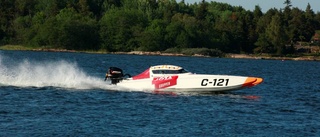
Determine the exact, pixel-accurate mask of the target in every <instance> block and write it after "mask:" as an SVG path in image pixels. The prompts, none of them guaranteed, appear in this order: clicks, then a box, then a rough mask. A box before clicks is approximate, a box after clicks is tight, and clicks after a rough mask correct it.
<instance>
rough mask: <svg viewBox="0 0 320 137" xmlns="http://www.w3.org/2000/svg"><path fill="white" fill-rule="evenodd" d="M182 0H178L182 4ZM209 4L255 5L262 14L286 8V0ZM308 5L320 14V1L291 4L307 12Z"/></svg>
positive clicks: (301, 0) (228, 0) (189, 0)
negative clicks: (259, 8) (274, 9)
mask: <svg viewBox="0 0 320 137" xmlns="http://www.w3.org/2000/svg"><path fill="white" fill-rule="evenodd" d="M180 1H181V0H177V2H180ZM184 1H185V2H186V3H190V4H192V3H195V2H198V3H199V2H201V1H202V0H184ZM206 1H207V2H210V1H216V2H222V3H228V4H230V5H232V6H241V7H243V8H245V9H247V10H251V11H252V10H254V8H255V5H259V6H260V7H261V10H262V12H266V11H268V10H269V9H271V8H276V9H280V8H284V7H285V5H284V4H283V3H284V1H285V0H206ZM308 3H310V5H311V9H312V10H313V11H314V12H315V13H317V12H320V0H291V4H292V6H293V7H298V8H299V9H301V10H303V11H305V9H306V7H307V5H308Z"/></svg>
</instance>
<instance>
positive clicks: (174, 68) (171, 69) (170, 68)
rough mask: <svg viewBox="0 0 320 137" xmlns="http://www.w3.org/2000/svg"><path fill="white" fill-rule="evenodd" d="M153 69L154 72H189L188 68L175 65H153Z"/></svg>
mask: <svg viewBox="0 0 320 137" xmlns="http://www.w3.org/2000/svg"><path fill="white" fill-rule="evenodd" d="M150 69H151V71H152V73H153V74H183V73H189V72H188V71H187V70H185V69H183V68H182V67H179V66H173V65H158V66H152V67H151V68H150Z"/></svg>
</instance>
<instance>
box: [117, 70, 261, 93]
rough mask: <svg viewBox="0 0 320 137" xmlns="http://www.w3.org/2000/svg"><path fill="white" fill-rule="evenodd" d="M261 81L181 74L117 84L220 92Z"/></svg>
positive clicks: (172, 90) (134, 88) (138, 87)
mask: <svg viewBox="0 0 320 137" xmlns="http://www.w3.org/2000/svg"><path fill="white" fill-rule="evenodd" d="M262 81H263V80H262V79H261V78H256V77H243V76H229V75H202V74H183V75H163V76H159V77H152V78H145V79H138V80H133V79H124V80H122V81H121V82H120V83H118V84H117V85H118V86H120V87H123V88H128V89H131V90H137V91H146V90H147V91H168V92H221V91H232V90H238V89H242V88H246V87H252V86H255V85H257V84H260V83H261V82H262Z"/></svg>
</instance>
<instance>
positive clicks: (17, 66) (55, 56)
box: [0, 51, 320, 137]
mask: <svg viewBox="0 0 320 137" xmlns="http://www.w3.org/2000/svg"><path fill="white" fill-rule="evenodd" d="M158 64H173V65H179V66H183V67H184V68H186V69H188V70H189V71H191V72H194V73H199V74H200V73H205V74H227V75H241V76H257V77H262V78H264V82H263V83H262V84H260V85H258V86H256V87H253V88H247V89H242V90H237V91H233V92H230V93H225V94H209V95H208V94H206V95H197V94H192V95H188V94H182V95H180V94H179V95H171V94H155V93H151V92H136V91H128V90H123V89H120V88H117V87H116V86H111V85H108V84H106V83H105V82H104V81H103V80H104V76H105V73H106V71H107V69H108V67H110V66H116V67H119V68H122V69H123V70H124V73H129V74H131V75H135V74H138V73H140V72H142V71H144V70H145V69H147V68H148V67H149V66H152V65H158ZM319 135H320V62H315V61H281V60H251V59H225V58H202V57H170V56H139V55H110V54H85V53H62V52H59V53H53V52H31V51H0V136H6V137H7V136H183V137H185V136H319Z"/></svg>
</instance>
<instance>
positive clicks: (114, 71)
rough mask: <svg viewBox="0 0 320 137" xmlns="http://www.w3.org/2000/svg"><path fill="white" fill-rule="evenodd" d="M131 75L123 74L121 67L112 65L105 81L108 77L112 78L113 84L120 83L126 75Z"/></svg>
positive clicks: (128, 75)
mask: <svg viewBox="0 0 320 137" xmlns="http://www.w3.org/2000/svg"><path fill="white" fill-rule="evenodd" d="M126 76H127V77H129V78H130V77H131V75H130V74H125V75H123V71H122V69H120V68H117V67H110V68H109V70H108V72H107V74H106V77H105V79H104V81H106V80H107V79H110V80H111V84H117V83H119V82H120V81H121V80H123V79H124V78H125V77H126Z"/></svg>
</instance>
